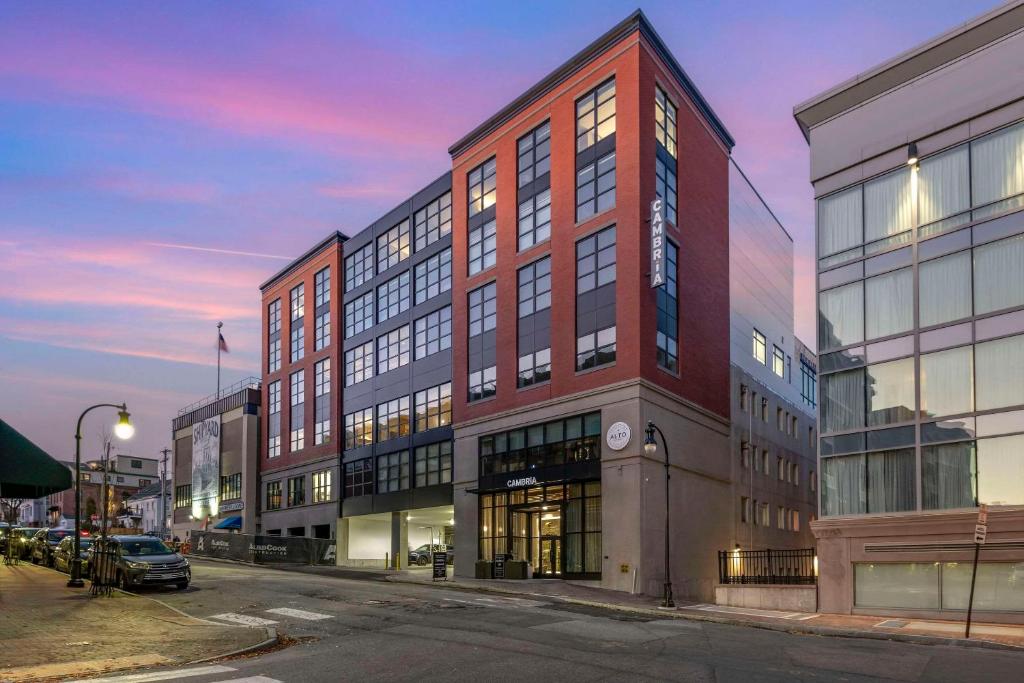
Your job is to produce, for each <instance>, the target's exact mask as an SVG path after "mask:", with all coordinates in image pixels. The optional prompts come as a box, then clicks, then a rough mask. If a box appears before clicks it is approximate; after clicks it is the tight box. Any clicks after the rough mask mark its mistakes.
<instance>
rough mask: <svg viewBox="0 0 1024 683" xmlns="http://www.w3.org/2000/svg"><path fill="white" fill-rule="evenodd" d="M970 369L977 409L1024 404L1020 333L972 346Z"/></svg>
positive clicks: (1023, 346) (1023, 357) (1023, 355)
mask: <svg viewBox="0 0 1024 683" xmlns="http://www.w3.org/2000/svg"><path fill="white" fill-rule="evenodd" d="M974 372H975V381H976V382H977V389H976V391H977V406H976V407H977V409H978V410H991V409H994V408H1006V407H1009V406H1019V405H1021V404H1024V336H1022V335H1018V336H1016V337H1005V338H1003V339H996V340H995V341H988V342H984V343H981V344H978V345H977V346H975V347H974Z"/></svg>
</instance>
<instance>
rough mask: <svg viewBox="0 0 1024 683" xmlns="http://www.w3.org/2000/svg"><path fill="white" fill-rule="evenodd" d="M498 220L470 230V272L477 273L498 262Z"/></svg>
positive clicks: (492, 220)
mask: <svg viewBox="0 0 1024 683" xmlns="http://www.w3.org/2000/svg"><path fill="white" fill-rule="evenodd" d="M497 250H498V221H497V219H494V218H492V219H491V220H489V221H487V222H486V223H483V224H481V225H478V226H476V227H475V228H471V229H470V231H469V274H470V275H475V274H476V273H479V272H480V271H482V270H486V269H487V268H490V267H491V266H493V265H494V264H495V263H496V262H497Z"/></svg>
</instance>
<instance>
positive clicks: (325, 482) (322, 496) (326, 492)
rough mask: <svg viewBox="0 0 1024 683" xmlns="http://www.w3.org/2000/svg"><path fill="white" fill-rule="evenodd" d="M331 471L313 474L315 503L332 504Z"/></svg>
mask: <svg viewBox="0 0 1024 683" xmlns="http://www.w3.org/2000/svg"><path fill="white" fill-rule="evenodd" d="M331 498H332V494H331V471H330V470H320V471H319V472H314V473H313V503H329V502H331Z"/></svg>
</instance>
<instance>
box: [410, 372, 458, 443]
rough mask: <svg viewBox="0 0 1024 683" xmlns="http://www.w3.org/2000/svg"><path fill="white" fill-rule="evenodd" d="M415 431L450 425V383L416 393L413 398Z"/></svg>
mask: <svg viewBox="0 0 1024 683" xmlns="http://www.w3.org/2000/svg"><path fill="white" fill-rule="evenodd" d="M413 403H414V407H415V410H416V413H415V415H416V431H417V432H425V431H427V430H428V429H436V428H437V427H446V426H448V425H450V424H451V423H452V383H451V382H445V383H444V384H439V385H438V386H436V387H430V388H428V389H423V390H422V391H417V392H416V394H415V396H414V401H413Z"/></svg>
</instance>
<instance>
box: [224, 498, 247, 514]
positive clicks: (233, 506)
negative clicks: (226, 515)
mask: <svg viewBox="0 0 1024 683" xmlns="http://www.w3.org/2000/svg"><path fill="white" fill-rule="evenodd" d="M244 508H245V501H241V500H238V501H235V502H234V503H224V504H222V505H221V506H220V511H221V512H234V511H236V510H242V509H244Z"/></svg>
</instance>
